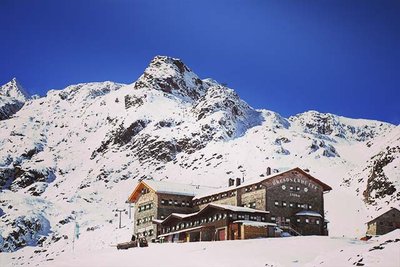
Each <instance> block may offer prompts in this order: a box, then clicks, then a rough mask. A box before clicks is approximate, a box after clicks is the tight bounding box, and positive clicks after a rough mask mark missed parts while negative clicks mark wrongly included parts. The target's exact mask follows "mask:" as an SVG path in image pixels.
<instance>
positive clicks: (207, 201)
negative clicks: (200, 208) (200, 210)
mask: <svg viewBox="0 0 400 267" xmlns="http://www.w3.org/2000/svg"><path fill="white" fill-rule="evenodd" d="M233 196H236V192H235V191H231V192H224V193H221V194H219V195H216V196H211V197H209V198H204V199H201V200H198V201H196V205H200V204H205V203H209V202H213V201H215V200H219V199H223V198H226V197H233Z"/></svg>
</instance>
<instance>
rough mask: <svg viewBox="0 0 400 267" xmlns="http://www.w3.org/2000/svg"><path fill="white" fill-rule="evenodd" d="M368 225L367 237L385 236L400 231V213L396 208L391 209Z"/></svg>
mask: <svg viewBox="0 0 400 267" xmlns="http://www.w3.org/2000/svg"><path fill="white" fill-rule="evenodd" d="M367 225H368V229H367V235H384V234H387V233H389V232H391V231H393V230H396V229H400V211H399V210H398V209H396V208H391V209H390V210H388V211H386V212H385V213H383V214H382V215H380V216H378V217H376V218H375V219H373V220H371V221H369V222H368V223H367Z"/></svg>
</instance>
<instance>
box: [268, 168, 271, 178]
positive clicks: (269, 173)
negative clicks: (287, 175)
mask: <svg viewBox="0 0 400 267" xmlns="http://www.w3.org/2000/svg"><path fill="white" fill-rule="evenodd" d="M268 175H271V167H267V176H268Z"/></svg>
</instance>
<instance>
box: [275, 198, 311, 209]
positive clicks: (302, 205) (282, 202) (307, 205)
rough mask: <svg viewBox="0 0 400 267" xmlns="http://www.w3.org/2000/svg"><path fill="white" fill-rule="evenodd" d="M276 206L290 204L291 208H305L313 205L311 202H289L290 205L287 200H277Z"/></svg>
mask: <svg viewBox="0 0 400 267" xmlns="http://www.w3.org/2000/svg"><path fill="white" fill-rule="evenodd" d="M275 206H276V207H287V206H289V207H290V208H303V209H309V210H310V209H312V205H309V204H301V203H296V202H289V205H288V203H287V202H286V201H278V200H275Z"/></svg>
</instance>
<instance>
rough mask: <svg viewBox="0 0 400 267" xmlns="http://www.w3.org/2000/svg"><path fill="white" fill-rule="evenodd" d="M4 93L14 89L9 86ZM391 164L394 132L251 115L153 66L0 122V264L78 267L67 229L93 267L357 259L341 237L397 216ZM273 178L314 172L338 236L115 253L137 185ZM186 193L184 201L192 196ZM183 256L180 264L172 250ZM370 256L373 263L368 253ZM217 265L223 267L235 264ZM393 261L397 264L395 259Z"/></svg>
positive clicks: (218, 89)
mask: <svg viewBox="0 0 400 267" xmlns="http://www.w3.org/2000/svg"><path fill="white" fill-rule="evenodd" d="M10 84H13V87H12V88H14V89H15V88H17V87H18V86H17V84H16V82H14V83H13V82H11V83H10ZM7 88H9V87H8V86H7ZM10 88H11V87H10ZM7 90H8V89H7ZM14 91H15V90H14ZM7 92H9V93H10V94H11V92H10V91H9V90H8V91H7ZM15 92H17V93H18V94H19V95H21V96H20V97H22V96H24V95H25V93H21V92H19V90H18V91H15ZM14 95H15V94H14ZM266 104H267V103H266ZM399 166H400V126H395V125H392V124H389V123H385V122H380V121H373V120H365V119H350V118H345V117H341V116H337V115H334V114H329V113H320V112H317V111H308V112H304V113H301V114H297V115H295V116H292V117H290V118H284V117H282V116H281V115H279V114H278V113H276V112H273V111H269V110H264V109H262V110H256V109H253V108H252V107H250V106H249V105H248V104H247V103H246V102H245V101H243V100H242V99H240V97H239V96H238V95H237V94H236V93H235V91H234V90H232V89H229V88H227V87H226V86H223V85H221V84H219V83H218V82H216V81H214V80H211V79H204V80H200V79H199V78H198V76H197V75H195V74H194V72H192V71H191V70H190V69H189V68H187V67H186V66H185V65H184V64H183V63H182V62H181V61H180V60H177V59H172V58H169V57H156V58H155V59H153V61H152V62H151V64H150V65H149V67H148V68H147V69H146V71H145V73H144V74H143V75H142V76H141V77H140V78H139V79H138V80H137V81H136V82H134V83H132V84H129V85H124V84H118V83H114V82H109V81H107V82H94V83H84V84H77V85H71V86H68V87H67V88H65V89H63V90H50V91H49V92H48V93H47V95H46V96H45V97H42V98H39V99H31V100H28V101H26V102H25V104H24V106H23V107H22V109H21V110H19V111H18V112H17V113H15V114H14V115H12V117H11V118H9V119H5V120H2V121H0V187H1V190H0V251H4V252H6V253H0V257H1V258H0V259H1V260H2V262H1V264H0V265H1V266H3V262H4V260H5V259H7V260H9V261H7V262H6V263H7V264H6V265H13V264H16V265H18V264H25V265H26V264H28V263H32V264H33V263H35V264H38V265H42V264H43V262H46V261H47V260H49V265H51V263H52V262H53V261H57V262H58V263H60V264H61V261H59V260H58V259H62V258H64V259H67V258H68V257H71V258H70V260H71V261H72V260H73V255H74V254H70V251H71V250H72V239H73V238H72V237H73V232H74V225H75V222H77V223H78V224H79V226H80V234H81V236H80V239H79V240H78V241H77V242H76V245H77V247H76V253H77V255H78V254H80V255H84V256H86V257H88V256H90V253H92V252H93V253H94V255H97V256H93V261H95V260H97V259H102V256H101V255H103V253H104V255H108V254H107V253H112V255H121V257H122V259H126V260H127V258H126V257H128V255H131V254H135V253H138V254H140V253H149V252H151V251H153V252H154V253H165V254H168V255H166V257H167V259H169V261H166V263H167V264H161V265H159V266H165V265H168V264H170V266H176V265H173V264H175V263H177V262H181V261H178V259H179V258H180V257H183V258H186V259H188V258H189V259H193V261H192V262H193V264H197V262H199V264H200V263H201V261H196V260H195V259H198V258H200V257H202V256H204V257H206V259H205V260H210V261H209V262H207V263H208V264H209V265H210V266H216V265H213V264H212V262H211V261H212V260H213V259H214V260H215V258H213V257H217V255H219V254H221V255H219V256H221V257H222V258H221V259H223V258H224V257H225V256H223V255H238V253H239V250H240V249H244V250H245V249H247V252H246V253H247V254H249V255H251V250H254V251H255V253H259V254H256V255H260V257H265V255H266V254H265V251H264V250H271V251H273V252H276V253H269V254H271V255H270V256H271V257H272V258H271V259H272V260H270V261H269V263H268V261H267V260H266V261H265V263H263V264H262V266H264V265H265V264H267V263H268V264H270V263H273V262H274V261H275V258H280V257H283V254H278V253H277V250H278V248H279V251H282V253H284V252H283V251H285V253H288V255H292V254H290V253H297V254H298V257H299V258H298V259H297V260H299V261H301V255H300V254H301V252H302V251H303V250H305V249H307V248H312V247H315V248H316V249H321V250H322V249H326V252H328V251H329V250H332V247H335V246H336V245H337V246H338V247H347V245H348V247H349V248H360V249H362V248H364V247H363V246H362V245H361V244H364V243H360V246H358V244H359V243H357V242H356V243H357V244H356V245H357V246H352V244H351V242H352V241H349V240H350V239H348V238H355V237H361V236H363V235H364V234H365V230H366V224H365V223H366V222H367V221H369V220H370V219H372V218H373V217H374V216H376V215H379V214H381V213H382V212H383V210H384V209H386V208H388V207H391V206H393V207H397V208H399V206H400V205H399V203H400V201H399V200H400V194H399V192H400V167H399ZM267 167H271V168H273V169H284V168H286V169H287V168H294V167H300V168H303V169H309V170H310V174H311V175H312V176H314V177H316V178H318V179H320V180H321V181H322V182H324V183H326V184H328V185H330V186H331V187H332V188H333V190H332V191H331V192H329V193H327V194H325V195H324V197H325V202H324V204H325V211H326V214H325V218H326V219H327V220H328V221H329V222H330V223H329V225H328V228H329V232H330V235H331V236H332V237H335V236H338V237H342V236H345V237H346V238H344V239H333V238H323V237H304V238H290V239H282V240H278V239H271V240H251V241H238V243H235V242H236V241H235V242H221V243H217V242H215V243H210V244H209V245H207V246H215V248H216V250H215V251H219V252H211V250H209V249H208V248H206V250H205V251H203V250H202V249H203V247H202V246H203V245H204V243H199V244H167V245H158V244H157V245H153V246H151V247H150V248H149V249H147V250H145V249H143V250H141V249H137V250H129V251H124V252H121V251H120V252H116V251H114V248H112V249H111V248H110V247H109V246H110V245H111V244H116V243H117V242H123V241H126V240H129V239H130V236H131V233H132V231H131V225H132V222H133V220H134V218H131V219H130V220H129V219H128V216H129V206H128V204H126V203H125V202H126V200H127V199H128V197H129V195H130V194H131V193H132V190H133V189H134V187H135V186H136V184H137V183H138V181H139V180H141V179H150V178H153V179H154V180H157V181H160V180H161V181H171V182H177V183H185V184H191V185H193V186H197V185H203V186H209V187H217V189H215V190H217V191H219V190H221V188H222V187H226V186H227V185H228V179H230V178H231V179H235V178H244V180H245V181H244V183H245V184H246V182H248V181H250V180H251V179H253V180H257V179H262V178H263V177H265V176H266V169H267ZM193 186H189V188H190V189H189V190H188V193H190V194H193V193H194V192H192V191H193V190H192V189H193ZM194 188H195V189H196V187H194ZM200 188H202V187H199V189H200ZM175 189H176V188H169V189H168V190H175ZM197 193H200V192H196V194H197ZM121 208H122V209H126V213H122V222H123V227H124V228H123V229H115V228H116V227H118V223H119V218H118V217H115V215H116V209H121ZM85 240H87V242H86V241H85ZM328 240H329V241H328ZM89 241H90V242H89ZM315 241H318V242H315ZM325 241H326V242H325ZM292 242H294V243H292ZM319 242H321V244H320V245H319V244H318V243H319ZM371 242H372V241H371ZM281 243H282V244H284V245H285V246H283V245H282V246H283V247H282V246H281V245H280V244H281ZM296 243H298V244H296ZM305 243H307V245H305ZM83 244H85V245H83ZM324 244H325V245H324ZM367 244H368V243H367ZM396 244H398V243H396ZM391 246H392V245H390V244H388V245H387V249H386V248H385V250H382V251H381V252H382V253H386V252H385V251H390V247H391ZM275 247H276V248H275ZM293 247H294V248H293ZM397 247H398V245H397ZM225 248H226V249H225ZM365 248H366V249H367V247H365ZM164 249H165V250H164ZM174 249H176V253H173V251H175V250H174ZM185 249H188V250H187V251H186V253H184V254H182V253H180V252H179V250H183V251H185ZM261 250H262V251H261ZM333 250H334V249H333ZM367 250H368V249H367ZM35 251H36V252H35ZM162 251H163V252H162ZM168 251H169V252H171V253H168ZM196 251H197V252H196ZM207 251H210V252H207ZM257 251H258V252H257ZM196 253H197V254H196ZM204 253H211V254H209V255H208V254H204ZM213 253H215V254H213ZM261 253H263V254H262V255H264V256H261ZM321 253H325V251H323V252H321ZM363 253H364V252H363ZM374 253H380V252H379V251H375V250H374V251H371V253H367V255H374ZM64 255H69V256H65V257H64ZM162 255H164V254H162ZM186 255H190V256H187V257H186ZM213 255H215V256H213ZM243 255H245V254H243ZM293 255H294V254H293ZM307 255H309V254H307ZM313 255H314V254H313ZM338 255H339V256H340V255H345V254H338ZM316 256H318V255H317V254H315V257H316ZM339 256H337V257H339ZM110 257H111V254H110ZM112 257H114V256H112ZM140 257H147V258H150V259H151V260H152V261H153V262H154V263H155V264H154V265H156V263H160V262H159V261H161V259H162V257H154V256H149V255H147V254H146V256H145V255H144V254H140V255H136V256H133V257H132V259H129V261H133V262H134V261H139V260H141V258H140ZM255 257H256V256H255ZM274 257H275V258H274ZM307 257H308V256H307ZM315 257H314V256H313V257H310V258H307V260H306V261H307V262H309V261H311V260H312V259H314V258H315ZM334 257H336V256H334ZM334 257H333V258H334ZM352 257H354V256H352ZM368 257H369V256H368ZM368 257H366V259H367V258H368ZM12 258H14V259H12ZM225 258H226V262H220V263H221V264H224V263H226V264H227V263H232V262H234V261H235V260H234V259H231V260H230V261H229V260H228V257H227V256H226V257H225ZM237 258H238V259H236V261H237V262H238V265H239V263H240V266H243V265H244V266H249V265H250V266H251V264H252V263H251V259H249V260H248V261H249V262H248V264H244V260H245V259H244V258H245V257H240V258H239V257H237ZM256 258H257V259H258V256H257V257H256ZM342 258H343V259H346V260H347V259H348V257H347V256H346V257H342ZM389 258H390V259H392V260H393V261H394V259H395V253H393V254H392V255H391V256H389ZM51 259H54V260H51ZM82 259H83V258H82ZM263 259H265V258H263ZM287 259H290V260H288V261H287V262H286V260H287ZM281 260H282V261H284V262H283V263H282V262H281V263H279V262H280V261H278V260H276V262H278V263H279V264H284V265H285V264H286V265H290V264H296V263H294V262H292V261H294V260H296V258H295V256H293V257H288V258H284V259H281ZM102 262H104V264H105V263H107V262H108V261H107V259H104V260H103V261H102ZM182 262H183V261H182ZM256 263H257V264H259V263H260V262H256ZM71 264H72V263H71ZM121 264H122V263H121ZM179 264H180V263H179ZM182 266H187V265H184V263H182ZM366 266H368V264H366Z"/></svg>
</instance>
